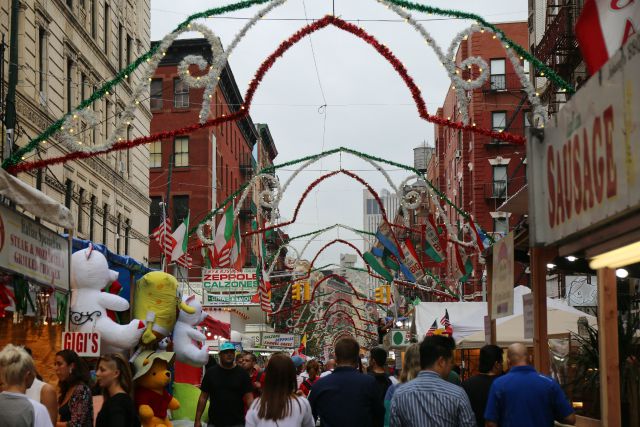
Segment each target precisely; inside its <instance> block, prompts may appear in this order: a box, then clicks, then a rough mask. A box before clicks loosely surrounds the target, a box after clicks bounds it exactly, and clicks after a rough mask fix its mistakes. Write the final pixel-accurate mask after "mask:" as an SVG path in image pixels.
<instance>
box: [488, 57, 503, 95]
mask: <svg viewBox="0 0 640 427" xmlns="http://www.w3.org/2000/svg"><path fill="white" fill-rule="evenodd" d="M490 70H491V90H505V89H506V88H507V80H506V71H505V70H506V68H505V62H504V58H500V59H492V60H491V67H490Z"/></svg>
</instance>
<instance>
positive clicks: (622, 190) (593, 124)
mask: <svg viewBox="0 0 640 427" xmlns="http://www.w3.org/2000/svg"><path fill="white" fill-rule="evenodd" d="M638 76H640V35H636V36H634V37H633V38H631V39H630V40H629V42H628V43H627V44H626V45H625V46H623V48H622V49H621V50H620V51H618V53H617V54H616V55H614V56H613V57H612V58H611V59H610V60H609V62H607V63H606V64H605V65H604V66H603V67H602V68H601V70H600V72H599V73H598V74H596V75H594V76H592V77H591V78H590V79H589V81H588V82H587V83H586V84H585V85H584V86H583V87H582V88H581V89H580V90H579V91H578V92H577V93H576V94H575V95H574V96H573V98H571V100H570V101H569V102H568V103H566V104H565V105H564V106H563V107H562V109H561V110H560V111H559V112H558V114H557V115H556V116H555V117H554V118H552V119H551V122H550V123H548V124H547V126H546V127H545V129H544V141H542V142H540V141H539V140H538V139H536V138H532V139H531V140H530V141H529V142H528V144H527V161H528V163H529V164H530V165H531V166H530V168H529V179H528V181H529V185H530V191H529V196H530V200H529V208H530V211H531V212H532V213H533V214H534V221H531V224H532V226H533V237H534V240H535V243H536V244H542V243H544V244H547V245H548V244H551V243H555V242H558V241H562V240H564V239H566V238H568V237H570V236H571V235H573V234H575V233H578V232H587V231H588V230H590V229H591V228H594V227H597V226H598V225H600V224H602V223H604V221H605V220H611V219H615V218H616V217H617V216H620V215H623V214H625V213H626V212H629V211H631V210H633V209H636V208H638V207H640V80H639V79H638Z"/></svg>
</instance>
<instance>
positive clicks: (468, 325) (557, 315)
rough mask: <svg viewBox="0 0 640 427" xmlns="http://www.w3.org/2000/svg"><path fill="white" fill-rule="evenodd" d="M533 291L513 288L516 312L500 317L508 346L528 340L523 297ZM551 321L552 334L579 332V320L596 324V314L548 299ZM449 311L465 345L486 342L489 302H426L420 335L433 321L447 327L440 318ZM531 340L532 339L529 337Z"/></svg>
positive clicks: (419, 317) (498, 322) (421, 313)
mask: <svg viewBox="0 0 640 427" xmlns="http://www.w3.org/2000/svg"><path fill="white" fill-rule="evenodd" d="M529 293H531V289H529V288H527V287H526V286H516V287H515V288H514V289H513V315H511V316H507V317H503V318H501V319H497V320H496V328H497V334H498V335H497V337H498V342H500V343H503V344H505V345H508V344H511V343H514V342H527V340H525V339H524V316H523V306H522V296H523V295H526V294H529ZM547 307H548V312H547V324H548V327H547V328H548V333H549V335H551V336H553V335H556V336H557V335H562V334H565V335H566V334H567V333H569V332H574V333H577V332H578V319H579V318H580V317H586V318H587V322H588V323H589V324H590V325H594V326H595V325H596V324H597V320H596V318H595V317H593V316H591V315H588V314H586V313H584V312H582V311H580V310H577V309H575V308H573V307H570V306H569V305H567V304H566V303H565V302H564V301H562V300H558V299H552V298H547ZM445 310H446V311H447V312H448V313H449V322H450V323H451V327H452V329H453V338H454V339H455V340H456V343H458V345H459V346H460V347H461V348H478V347H482V346H483V345H484V343H485V342H484V339H485V338H484V337H485V335H484V317H485V316H486V315H487V303H486V302H423V303H420V304H419V305H418V306H417V307H416V310H415V316H416V318H415V319H416V320H415V325H416V334H417V336H418V337H419V339H422V337H424V336H425V334H426V333H427V331H428V330H429V328H430V327H431V325H432V324H433V321H434V320H436V321H437V324H438V327H439V328H443V326H442V325H441V324H440V319H441V318H442V316H444V314H445ZM529 342H531V340H529Z"/></svg>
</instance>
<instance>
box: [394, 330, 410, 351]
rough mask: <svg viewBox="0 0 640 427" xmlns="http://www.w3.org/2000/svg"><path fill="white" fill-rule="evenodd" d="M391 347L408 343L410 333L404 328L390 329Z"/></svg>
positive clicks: (403, 345)
mask: <svg viewBox="0 0 640 427" xmlns="http://www.w3.org/2000/svg"><path fill="white" fill-rule="evenodd" d="M389 334H390V335H391V347H405V346H408V345H409V337H410V335H411V333H410V332H409V331H408V330H406V329H391V330H389Z"/></svg>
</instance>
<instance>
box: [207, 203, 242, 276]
mask: <svg viewBox="0 0 640 427" xmlns="http://www.w3.org/2000/svg"><path fill="white" fill-rule="evenodd" d="M233 211H234V208H233V203H232V204H230V205H229V206H228V207H227V209H226V210H225V211H224V215H223V217H222V218H221V219H220V222H219V223H218V228H216V237H215V239H214V241H213V260H212V261H213V262H212V267H213V268H221V267H232V268H235V269H236V270H237V269H238V265H237V264H238V262H239V261H240V260H241V258H240V252H241V244H242V241H241V239H240V227H238V224H234V220H233Z"/></svg>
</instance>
